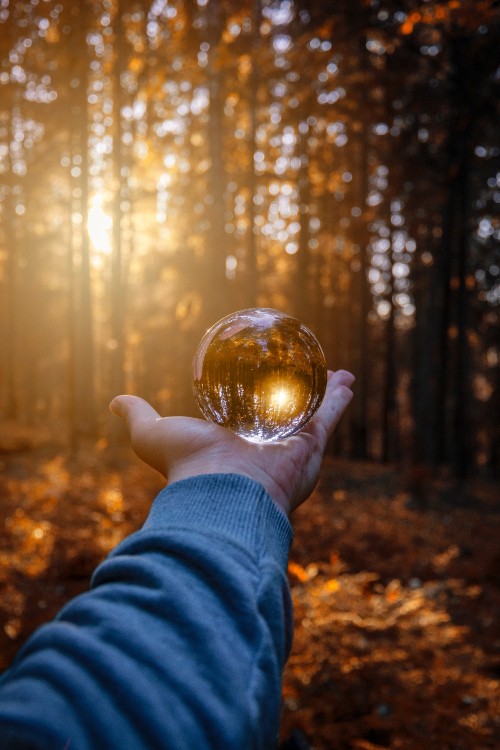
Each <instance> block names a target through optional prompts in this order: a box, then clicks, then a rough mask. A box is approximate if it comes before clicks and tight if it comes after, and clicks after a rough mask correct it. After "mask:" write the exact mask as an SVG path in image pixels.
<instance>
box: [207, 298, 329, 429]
mask: <svg viewBox="0 0 500 750" xmlns="http://www.w3.org/2000/svg"><path fill="white" fill-rule="evenodd" d="M193 369H194V393H195V397H196V400H197V402H198V405H199V407H200V409H201V411H202V412H203V414H204V416H205V417H206V418H207V419H209V420H211V421H212V422H215V423H216V424H220V425H222V426H223V427H227V428H228V429H230V430H232V431H233V432H235V433H236V434H237V435H240V436H241V437H243V438H245V439H246V440H250V441H252V442H265V441H271V440H280V439H282V438H285V437H288V436H289V435H293V434H294V433H296V432H298V431H299V430H301V429H302V428H303V427H304V426H305V425H306V424H307V422H308V421H309V420H310V418H311V417H312V415H313V414H314V412H315V411H316V409H317V408H318V407H319V405H320V404H321V401H322V400H323V396H324V395H325V389H326V380H327V369H326V362H325V356H324V354H323V351H322V349H321V347H320V345H319V343H318V341H317V339H316V338H315V336H314V335H313V333H312V332H311V331H310V330H309V328H307V327H306V326H305V325H304V324H303V323H301V322H300V321H299V320H297V319H296V318H292V317H291V316H290V315H286V314H285V313H282V312H279V311H278V310H271V309H268V308H251V309H249V310H240V311H238V312H235V313H232V314H231V315H228V316H227V317H225V318H223V319H222V320H219V322H218V323H216V324H215V325H214V326H212V328H210V330H209V331H207V333H206V334H205V336H204V337H203V338H202V340H201V342H200V344H199V346H198V350H197V352H196V355H195V358H194V363H193Z"/></svg>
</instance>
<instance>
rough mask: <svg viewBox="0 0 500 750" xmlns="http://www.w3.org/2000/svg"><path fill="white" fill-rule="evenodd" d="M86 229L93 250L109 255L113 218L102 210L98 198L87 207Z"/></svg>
mask: <svg viewBox="0 0 500 750" xmlns="http://www.w3.org/2000/svg"><path fill="white" fill-rule="evenodd" d="M87 229H88V233H89V237H90V240H91V242H92V244H93V246H94V248H95V250H96V251H97V252H98V253H102V254H103V255H109V254H110V253H111V247H112V244H111V230H112V229H113V219H112V218H111V216H109V214H107V213H106V212H105V211H104V209H103V207H102V204H101V202H100V201H99V200H95V201H94V202H93V204H92V206H91V208H90V209H89V219H88V224H87Z"/></svg>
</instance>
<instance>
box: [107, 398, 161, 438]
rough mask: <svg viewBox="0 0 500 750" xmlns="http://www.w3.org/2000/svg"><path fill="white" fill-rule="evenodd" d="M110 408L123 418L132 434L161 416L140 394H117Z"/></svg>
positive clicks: (113, 412)
mask: <svg viewBox="0 0 500 750" xmlns="http://www.w3.org/2000/svg"><path fill="white" fill-rule="evenodd" d="M109 409H110V411H111V413H112V414H114V415H115V416H117V417H121V418H122V419H123V421H124V422H125V424H126V425H127V428H128V431H129V433H130V435H131V436H132V434H133V433H137V432H138V431H140V430H141V428H142V427H147V426H148V425H151V423H154V422H156V420H157V419H159V416H160V415H159V414H158V412H157V411H155V410H154V409H153V407H152V406H151V405H150V404H148V402H147V401H144V399H143V398H139V397H138V396H115V398H114V399H113V400H112V401H111V403H110V405H109Z"/></svg>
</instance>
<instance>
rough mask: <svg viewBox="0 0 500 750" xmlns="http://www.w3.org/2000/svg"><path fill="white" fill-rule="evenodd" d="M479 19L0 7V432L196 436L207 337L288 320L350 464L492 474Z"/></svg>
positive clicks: (363, 0)
mask: <svg viewBox="0 0 500 750" xmlns="http://www.w3.org/2000/svg"><path fill="white" fill-rule="evenodd" d="M499 13H500V12H499V9H498V3H496V2H493V1H492V0H476V1H475V2H472V1H471V0H449V1H446V2H422V3H419V2H393V1H392V0H371V1H368V0H360V2H354V3H353V2H351V1H350V0H349V2H347V0H346V2H343V1H342V0H340V1H339V2H335V3H329V2H323V1H321V2H320V1H319V0H317V1H314V0H313V1H312V2H300V0H296V1H295V2H293V1H292V0H282V1H281V0H279V1H275V2H270V1H269V2H268V1H267V0H253V2H250V0H248V1H244V2H231V1H230V0H184V1H183V2H180V1H178V2H168V1H167V0H154V2H150V3H146V2H136V1H134V0H121V2H118V1H117V0H95V1H94V2H92V1H87V2H82V3H70V2H55V1H54V2H53V1H52V0H33V1H32V2H9V1H8V0H1V2H0V60H1V63H0V65H1V67H0V159H1V161H0V221H1V229H0V326H1V332H0V416H1V418H2V419H3V420H9V421H12V420H14V422H16V423H23V424H26V425H49V426H50V432H51V435H52V437H53V439H56V440H58V441H62V442H63V443H64V442H65V443H66V444H68V445H71V446H72V447H73V448H75V447H76V446H78V444H79V442H81V440H82V439H84V438H88V437H91V438H96V439H97V438H99V437H101V438H102V439H106V438H107V437H108V434H109V430H110V421H109V416H108V413H107V404H108V402H109V400H110V398H111V397H112V396H114V395H115V394H117V393H120V392H124V391H126V392H130V393H135V394H138V395H141V396H143V397H144V398H146V399H149V400H151V401H152V402H153V403H154V404H155V406H156V407H157V408H158V410H159V411H160V412H161V413H162V414H164V415H168V414H174V413H175V414H178V413H192V414H195V413H197V412H196V407H195V406H194V400H193V396H192V393H191V380H192V376H191V361H192V357H193V354H194V351H195V349H196V345H197V343H198V341H199V339H200V338H201V336H202V334H203V333H204V331H205V330H206V328H207V327H208V326H210V325H211V324H213V323H214V322H215V321H216V320H217V319H219V318H220V317H221V316H222V315H224V314H227V313H229V312H232V311H233V310H235V309H241V308H244V307H250V306H267V307H275V308H279V309H281V310H284V311H286V312H289V313H291V314H293V315H296V316H297V317H299V318H300V319H301V320H303V321H304V322H305V323H307V324H308V325H309V326H310V327H311V328H312V329H313V331H314V332H315V333H316V335H317V336H318V338H319V340H320V342H321V344H322V346H323V348H324V350H325V353H326V356H327V361H328V363H329V366H330V367H331V368H333V369H338V368H346V369H350V370H352V371H353V372H354V373H355V375H356V378H357V380H356V399H355V401H354V402H353V405H352V407H351V409H350V412H349V415H348V416H347V417H346V419H345V420H344V422H343V424H342V427H341V429H340V430H339V433H338V436H337V439H336V440H335V441H334V444H333V445H332V449H333V450H335V451H336V452H337V453H341V454H343V455H344V456H351V457H356V458H370V459H375V460H383V461H396V462H398V463H400V464H403V465H417V466H420V465H425V466H428V467H430V468H431V469H436V468H438V467H445V469H446V470H451V472H453V473H454V474H457V475H461V476H463V475H466V474H469V473H478V472H479V473H481V474H485V475H492V474H497V473H498V465H499V453H498V445H499V440H498V437H499V435H498V429H499V428H498V414H499V413H500V408H499V391H500V389H499V387H498V386H499V380H500V363H499V354H498V340H499V339H498V330H499V326H498V319H499V307H498V305H499V301H500V254H499V242H498V240H499V238H500V224H499V206H500V149H499V143H498V122H499V96H498V88H499V84H500V45H499V44H498V40H499V29H500V15H499Z"/></svg>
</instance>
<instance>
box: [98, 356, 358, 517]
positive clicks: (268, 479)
mask: <svg viewBox="0 0 500 750" xmlns="http://www.w3.org/2000/svg"><path fill="white" fill-rule="evenodd" d="M353 382H354V376H353V375H352V374H351V373H350V372H347V371H346V370H337V372H331V371H329V373H328V383H327V387H326V393H325V397H324V399H323V402H322V404H321V406H320V407H319V409H318V411H317V412H316V414H315V415H314V417H313V418H312V419H311V421H310V422H309V423H308V424H307V425H306V427H305V428H304V429H303V430H301V432H298V433H297V434H295V435H292V436H291V437H288V438H286V439H285V440H279V441H276V442H274V443H249V442H247V441H246V440H244V439H243V438H241V437H239V436H238V435H235V434H234V433H232V432H230V431H229V430H226V429H225V428H224V427H220V426H219V425H216V424H213V423H212V422H207V421H205V420H203V419H195V418H191V417H165V418H161V417H160V416H159V415H158V413H157V412H156V411H155V410H154V409H153V407H152V406H150V405H149V404H148V403H147V402H146V401H144V400H143V399H141V398H138V397H137V396H117V397H116V398H114V399H113V401H112V402H111V404H110V409H111V411H112V412H113V414H116V415H117V416H119V417H122V419H124V421H125V423H126V425H127V428H128V431H129V434H130V439H131V443H132V448H133V449H134V451H135V453H136V454H137V455H138V456H139V458H141V459H142V460H143V461H144V462H145V463H147V464H149V466H152V467H153V468H154V469H156V470H157V471H159V472H160V474H163V476H164V477H165V478H166V479H167V481H168V483H169V484H170V483H172V482H176V481H179V480H181V479H187V478H188V477H192V476H197V475H200V474H219V473H222V474H233V473H234V474H243V475H244V476H247V477H250V479H254V480H255V481H257V482H259V483H260V484H261V485H262V486H263V487H264V489H265V490H266V491H267V492H268V494H269V495H270V496H271V497H272V498H273V500H274V501H275V502H276V504H277V505H278V506H279V507H280V508H281V509H282V510H283V511H284V512H285V513H286V514H287V515H290V513H291V512H292V511H293V510H295V508H297V507H298V506H299V505H301V503H303V502H304V501H305V500H307V498H308V497H309V495H310V494H311V492H312V491H313V489H314V487H315V485H316V482H317V480H318V475H319V470H320V466H321V461H322V458H323V453H324V451H325V447H326V443H327V440H328V438H329V437H330V435H331V434H332V433H333V431H334V429H335V427H336V426H337V424H338V422H339V420H340V417H341V416H342V414H343V413H344V411H345V409H346V407H347V405H348V404H349V402H350V401H351V398H352V395H353V394H352V391H351V388H350V387H351V385H352V384H353Z"/></svg>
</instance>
